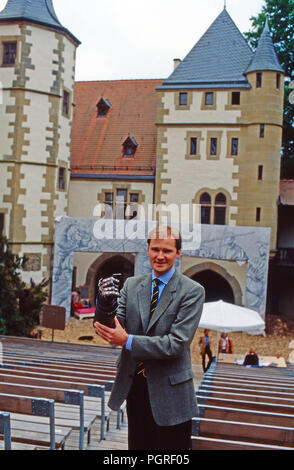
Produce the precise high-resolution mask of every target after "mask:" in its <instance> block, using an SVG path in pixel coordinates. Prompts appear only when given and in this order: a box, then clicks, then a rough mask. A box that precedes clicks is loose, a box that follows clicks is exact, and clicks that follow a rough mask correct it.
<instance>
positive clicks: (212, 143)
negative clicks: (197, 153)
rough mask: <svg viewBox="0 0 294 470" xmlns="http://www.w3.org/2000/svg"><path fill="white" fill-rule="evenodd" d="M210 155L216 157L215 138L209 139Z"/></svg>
mask: <svg viewBox="0 0 294 470" xmlns="http://www.w3.org/2000/svg"><path fill="white" fill-rule="evenodd" d="M210 155H217V138H216V137H212V138H211V139H210Z"/></svg>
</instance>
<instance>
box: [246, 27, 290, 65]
mask: <svg viewBox="0 0 294 470" xmlns="http://www.w3.org/2000/svg"><path fill="white" fill-rule="evenodd" d="M258 70H259V71H260V70H273V71H277V72H282V73H285V72H284V70H283V68H282V67H281V65H280V62H279V59H278V57H277V54H276V51H275V48H274V44H273V41H272V37H271V33H270V29H269V25H268V20H266V23H265V27H264V30H263V33H262V35H261V37H260V40H259V43H258V46H257V49H256V51H255V53H254V55H253V57H252V60H251V62H250V64H249V66H248V68H247V70H246V73H249V72H256V71H258Z"/></svg>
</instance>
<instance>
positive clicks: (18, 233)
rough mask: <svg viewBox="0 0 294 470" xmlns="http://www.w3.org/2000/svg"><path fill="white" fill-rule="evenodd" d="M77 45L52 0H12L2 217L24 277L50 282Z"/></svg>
mask: <svg viewBox="0 0 294 470" xmlns="http://www.w3.org/2000/svg"><path fill="white" fill-rule="evenodd" d="M78 45H79V41H78V40H77V39H76V38H75V37H74V36H73V35H72V34H71V33H70V32H69V31H68V30H67V29H66V28H64V27H63V26H62V25H61V24H60V22H59V20H58V18H57V16H56V14H55V11H54V7H53V4H52V0H30V1H29V0H8V2H7V4H6V7H5V8H4V9H3V10H2V11H1V12H0V81H1V85H2V94H3V104H2V105H1V106H0V129H1V144H0V172H1V178H0V214H1V225H2V232H3V233H4V235H6V237H7V238H8V239H9V242H10V247H11V249H12V250H13V252H14V253H17V254H19V255H20V256H23V255H25V256H26V258H27V262H26V265H25V267H24V272H23V279H24V281H25V282H29V280H30V278H33V279H34V281H36V282H40V281H41V280H42V278H43V277H49V275H50V271H51V259H52V252H53V239H54V218H55V216H57V215H64V214H67V208H68V187H69V182H70V146H71V128H72V118H73V109H72V103H73V93H74V74H75V56H76V48H77V46H78Z"/></svg>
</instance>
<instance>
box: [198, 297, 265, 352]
mask: <svg viewBox="0 0 294 470" xmlns="http://www.w3.org/2000/svg"><path fill="white" fill-rule="evenodd" d="M198 326H199V328H205V329H207V330H216V331H217V332H218V336H217V345H216V346H217V353H216V356H217V357H218V343H219V336H220V332H222V333H229V332H232V331H248V332H249V331H253V330H261V329H262V330H263V331H264V328H265V323H264V321H263V319H262V318H261V316H260V315H259V314H258V313H257V312H255V310H250V309H249V308H246V307H240V306H239V305H234V304H230V303H228V302H224V301H223V300H218V301H217V302H206V303H204V305H203V312H202V315H201V319H200V322H199V325H198Z"/></svg>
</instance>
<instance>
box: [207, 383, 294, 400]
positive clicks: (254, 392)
mask: <svg viewBox="0 0 294 470" xmlns="http://www.w3.org/2000/svg"><path fill="white" fill-rule="evenodd" d="M198 391H199V392H207V393H210V392H212V391H216V392H217V391H218V392H228V393H239V394H240V393H246V394H247V395H256V396H263V395H266V394H269V393H270V395H271V396H272V397H275V398H286V399H287V398H290V399H291V398H293V394H292V393H287V392H280V391H276V390H274V391H273V390H271V391H270V392H269V390H268V389H254V388H246V387H237V386H236V387H234V386H231V387H223V386H219V385H213V384H211V385H207V384H206V383H204V384H202V383H201V384H200V385H199V387H198Z"/></svg>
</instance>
